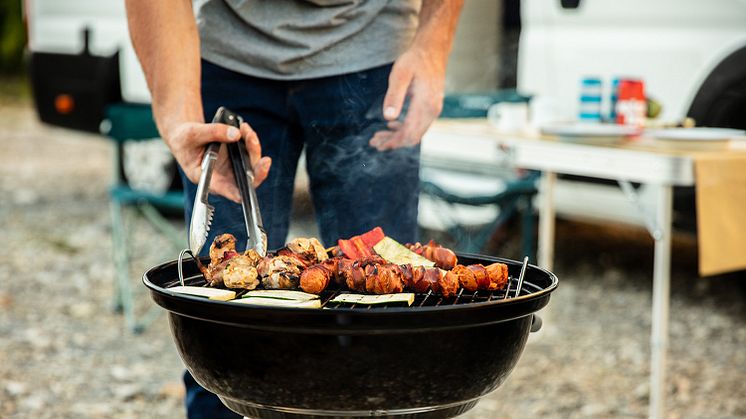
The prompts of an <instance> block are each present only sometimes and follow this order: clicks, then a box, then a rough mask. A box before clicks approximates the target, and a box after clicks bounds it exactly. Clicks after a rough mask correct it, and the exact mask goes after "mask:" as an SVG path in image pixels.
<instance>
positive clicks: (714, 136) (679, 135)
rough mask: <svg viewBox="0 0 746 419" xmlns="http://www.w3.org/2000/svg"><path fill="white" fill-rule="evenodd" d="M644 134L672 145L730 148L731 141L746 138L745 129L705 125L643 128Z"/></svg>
mask: <svg viewBox="0 0 746 419" xmlns="http://www.w3.org/2000/svg"><path fill="white" fill-rule="evenodd" d="M645 136H646V137H650V138H653V139H655V140H656V141H658V142H661V143H663V144H665V145H666V146H672V147H682V148H730V146H731V142H732V141H736V140H745V139H746V131H742V130H737V129H729V128H706V127H701V128H667V129H649V130H645Z"/></svg>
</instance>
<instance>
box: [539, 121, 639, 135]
mask: <svg viewBox="0 0 746 419" xmlns="http://www.w3.org/2000/svg"><path fill="white" fill-rule="evenodd" d="M641 132H642V130H641V129H640V128H637V127H632V126H629V125H617V124H590V123H564V124H553V125H545V126H543V127H541V133H542V134H545V135H557V136H559V137H627V136H631V135H639V134H640V133H641Z"/></svg>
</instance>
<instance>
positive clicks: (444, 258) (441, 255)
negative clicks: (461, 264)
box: [404, 240, 458, 270]
mask: <svg viewBox="0 0 746 419" xmlns="http://www.w3.org/2000/svg"><path fill="white" fill-rule="evenodd" d="M404 246H406V247H407V248H408V249H409V250H411V251H413V252H415V253H417V254H418V255H420V256H423V257H425V258H426V259H429V260H431V261H433V262H435V266H437V267H438V268H441V269H445V270H450V269H453V267H454V266H456V264H457V263H458V257H456V254H455V253H453V250H451V249H448V248H446V247H443V246H441V245H439V244H438V243H436V242H435V241H434V240H430V241H429V242H428V243H427V244H425V245H423V244H421V243H420V242H417V243H415V244H412V243H407V244H405V245H404Z"/></svg>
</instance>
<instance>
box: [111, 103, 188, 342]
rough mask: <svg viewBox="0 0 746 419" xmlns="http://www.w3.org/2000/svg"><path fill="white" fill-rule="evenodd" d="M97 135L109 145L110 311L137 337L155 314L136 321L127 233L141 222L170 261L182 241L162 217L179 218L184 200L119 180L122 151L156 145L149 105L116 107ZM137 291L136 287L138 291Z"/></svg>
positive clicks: (173, 192) (179, 233)
mask: <svg viewBox="0 0 746 419" xmlns="http://www.w3.org/2000/svg"><path fill="white" fill-rule="evenodd" d="M101 131H102V133H103V134H104V135H106V136H108V137H109V138H110V139H112V140H113V141H114V142H115V147H114V150H115V152H114V176H113V182H112V186H111V188H110V189H109V198H110V206H111V222H112V231H111V233H112V250H113V259H114V268H115V295H114V303H113V306H114V309H115V310H116V311H119V312H122V313H123V314H124V318H125V324H126V326H127V328H128V329H129V330H131V331H132V332H134V333H140V332H142V331H143V330H145V328H146V327H147V326H148V325H149V324H150V322H152V320H153V319H154V318H155V316H156V315H157V314H158V313H159V312H160V310H157V309H156V307H151V308H150V310H148V311H147V312H146V313H145V314H143V315H141V316H139V317H138V315H137V313H136V311H137V310H136V309H135V301H136V298H135V296H136V295H137V292H136V291H137V289H135V288H133V286H132V282H133V279H134V280H135V283H136V284H137V285H139V279H140V278H141V276H142V272H131V269H130V254H131V250H132V249H131V247H132V244H131V237H130V232H131V231H130V228H131V225H132V222H133V221H134V219H133V217H141V218H142V219H145V220H147V221H149V222H150V224H151V225H152V226H153V227H154V228H155V230H157V231H158V232H160V233H161V234H162V235H164V236H165V237H167V238H168V241H169V242H171V243H172V244H173V253H172V254H173V255H175V254H177V253H178V251H179V250H180V249H181V248H183V246H184V243H185V237H186V235H185V234H184V233H183V232H182V231H180V230H179V229H177V228H175V227H174V226H173V225H172V224H171V223H170V222H169V221H168V219H167V218H166V217H165V216H164V215H163V213H166V212H170V213H177V212H178V213H179V214H181V213H183V208H184V197H183V193H182V192H181V191H176V190H170V189H169V190H163V187H162V186H161V187H160V188H158V189H152V188H151V189H148V188H145V187H136V186H133V183H132V182H128V181H127V180H125V178H124V176H123V170H122V166H123V162H124V156H123V149H124V147H126V146H127V145H128V144H129V143H131V142H145V141H160V139H159V134H158V130H157V129H156V126H155V124H154V122H153V115H152V112H151V109H150V106H149V105H134V104H116V105H112V106H110V107H109V108H108V109H107V111H106V119H105V120H104V122H103V123H102V126H101ZM138 288H142V287H138Z"/></svg>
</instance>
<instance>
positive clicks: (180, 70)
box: [126, 0, 204, 141]
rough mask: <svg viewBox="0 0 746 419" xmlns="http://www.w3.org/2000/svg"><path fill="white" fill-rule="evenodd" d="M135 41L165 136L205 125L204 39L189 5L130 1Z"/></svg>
mask: <svg viewBox="0 0 746 419" xmlns="http://www.w3.org/2000/svg"><path fill="white" fill-rule="evenodd" d="M126 6H127V20H128V23H129V30H130V37H131V38H132V44H133V45H134V47H135V52H136V53H137V57H138V58H139V59H140V64H141V65H142V68H143V71H144V72H145V77H146V79H147V82H148V88H149V89H150V93H151V95H152V100H153V104H152V105H153V114H154V116H155V119H156V123H157V124H158V129H159V131H160V133H161V136H163V138H164V139H165V140H166V141H168V139H169V138H170V135H169V131H170V130H171V129H172V128H173V127H174V126H175V125H177V124H179V123H181V122H188V121H190V122H203V120H204V119H203V118H204V117H203V115H202V101H201V96H200V90H199V89H200V55H199V35H198V34H197V27H196V23H195V20H194V14H193V12H192V3H191V2H190V1H189V0H155V1H154V0H126Z"/></svg>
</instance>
